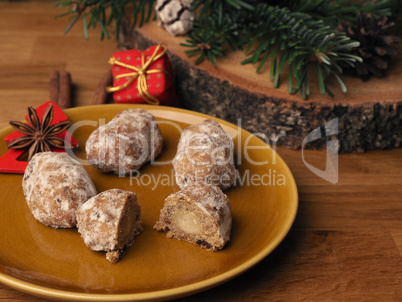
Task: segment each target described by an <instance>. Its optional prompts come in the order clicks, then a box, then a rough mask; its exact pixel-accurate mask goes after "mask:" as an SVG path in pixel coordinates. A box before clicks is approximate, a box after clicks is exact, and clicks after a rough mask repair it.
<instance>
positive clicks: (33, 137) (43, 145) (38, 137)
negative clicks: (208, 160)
mask: <svg viewBox="0 0 402 302" xmlns="http://www.w3.org/2000/svg"><path fill="white" fill-rule="evenodd" d="M53 110H54V109H53V105H50V106H49V107H47V108H46V111H45V113H44V114H43V117H42V120H41V121H40V120H39V117H38V114H37V112H36V110H35V109H34V108H33V107H31V106H29V107H28V121H29V124H30V125H28V124H25V123H21V122H17V121H11V122H10V125H11V126H12V127H13V128H14V129H15V130H16V131H18V132H20V133H22V134H25V135H24V136H21V137H19V138H17V139H14V140H12V141H11V142H10V143H9V144H8V146H7V147H8V148H12V149H24V148H29V152H28V160H31V158H32V156H34V155H35V154H36V153H39V152H44V151H52V147H54V148H59V149H64V148H65V145H64V140H63V139H62V138H60V137H58V136H56V135H58V134H60V133H62V132H63V131H65V130H66V129H67V128H68V127H69V126H70V122H69V121H65V122H60V123H58V124H55V125H53V126H51V124H52V121H53Z"/></svg>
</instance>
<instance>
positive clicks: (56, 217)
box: [22, 152, 97, 228]
mask: <svg viewBox="0 0 402 302" xmlns="http://www.w3.org/2000/svg"><path fill="white" fill-rule="evenodd" d="M22 188H23V191H24V195H25V198H26V202H27V204H28V207H29V209H30V210H31V212H32V214H33V215H34V217H35V218H36V219H37V220H38V221H40V222H41V223H43V224H45V225H48V226H51V227H54V228H72V227H74V226H75V225H76V223H77V221H76V215H75V212H76V210H77V208H78V207H80V206H81V205H82V204H83V203H85V202H86V201H87V200H88V199H89V198H91V197H92V196H94V195H96V194H97V192H96V188H95V186H94V184H93V182H92V180H91V179H90V177H89V175H88V173H87V172H86V170H85V169H84V167H83V166H82V165H81V164H80V163H79V162H77V161H75V160H73V159H72V158H71V157H69V156H68V154H67V153H56V152H42V153H37V154H35V155H34V156H33V157H32V159H31V160H30V161H29V163H28V166H27V168H26V170H25V174H24V178H23V181H22Z"/></svg>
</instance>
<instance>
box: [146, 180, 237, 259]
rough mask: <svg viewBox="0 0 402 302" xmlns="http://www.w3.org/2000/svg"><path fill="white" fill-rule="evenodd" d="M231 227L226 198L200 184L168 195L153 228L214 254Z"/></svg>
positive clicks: (220, 246) (225, 241)
mask: <svg viewBox="0 0 402 302" xmlns="http://www.w3.org/2000/svg"><path fill="white" fill-rule="evenodd" d="M231 227H232V214H231V206H230V203H229V200H228V198H227V197H226V195H225V194H224V193H223V192H222V190H221V189H219V188H218V187H217V186H213V185H209V184H202V183H200V184H195V185H191V186H189V187H187V188H185V189H183V190H181V191H179V192H177V193H174V194H171V195H170V196H168V197H167V198H166V200H165V204H164V206H163V209H162V210H161V212H160V216H159V221H158V222H157V223H156V224H155V226H154V229H156V230H157V231H164V232H166V237H168V238H176V239H179V240H183V241H187V242H190V243H193V244H195V245H198V246H200V247H202V248H204V249H207V250H209V251H212V252H214V251H217V250H219V249H222V248H223V247H224V246H225V244H226V243H227V242H228V241H229V239H230V231H231Z"/></svg>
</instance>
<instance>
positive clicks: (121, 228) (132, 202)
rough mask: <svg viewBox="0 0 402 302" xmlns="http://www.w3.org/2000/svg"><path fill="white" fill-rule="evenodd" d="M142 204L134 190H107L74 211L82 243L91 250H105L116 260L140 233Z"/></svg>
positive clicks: (107, 255) (107, 256) (108, 257)
mask: <svg viewBox="0 0 402 302" xmlns="http://www.w3.org/2000/svg"><path fill="white" fill-rule="evenodd" d="M141 215H142V213H141V207H140V205H139V204H138V202H137V195H136V194H135V193H134V192H130V191H125V190H120V189H110V190H107V191H104V192H102V193H100V194H98V195H96V196H94V197H92V198H91V199H89V200H88V201H87V202H86V203H85V204H83V205H82V206H81V207H80V208H79V209H78V210H77V228H78V232H79V233H80V234H81V237H82V239H83V240H84V242H85V244H86V245H87V246H88V247H89V248H91V249H92V250H94V251H105V252H106V258H107V259H108V260H109V261H110V262H112V263H116V262H117V261H119V260H120V259H121V258H122V257H123V255H124V254H125V252H126V251H127V249H128V248H129V247H130V246H131V245H132V244H133V243H134V237H135V236H136V235H138V234H140V233H141V232H142V229H143V224H142V220H141Z"/></svg>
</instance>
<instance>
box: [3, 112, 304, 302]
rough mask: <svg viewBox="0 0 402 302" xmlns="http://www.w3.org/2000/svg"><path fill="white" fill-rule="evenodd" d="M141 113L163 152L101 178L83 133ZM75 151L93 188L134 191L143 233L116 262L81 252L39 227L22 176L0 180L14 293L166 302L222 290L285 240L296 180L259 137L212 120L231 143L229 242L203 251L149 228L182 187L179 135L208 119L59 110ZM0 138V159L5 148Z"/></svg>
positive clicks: (60, 233) (7, 272)
mask: <svg viewBox="0 0 402 302" xmlns="http://www.w3.org/2000/svg"><path fill="white" fill-rule="evenodd" d="M139 107H140V108H144V109H146V110H148V111H149V112H151V113H152V114H153V115H154V116H155V117H156V119H157V120H158V123H159V125H160V128H161V131H162V135H163V137H164V147H163V148H164V149H163V153H162V155H161V156H160V157H159V158H158V159H157V161H156V162H155V163H153V164H148V165H146V166H144V167H143V168H142V169H141V171H140V173H134V174H133V175H131V176H127V177H119V176H117V175H111V174H102V173H100V172H98V171H97V170H95V169H94V168H93V167H91V166H89V165H87V163H86V161H85V151H84V145H85V141H86V139H87V138H88V136H89V135H90V133H91V132H92V131H93V130H94V129H95V128H96V127H98V126H99V125H101V124H103V123H105V122H108V121H110V120H111V119H112V118H113V117H114V116H115V115H116V114H117V113H119V112H120V111H122V110H125V109H128V108H139ZM65 112H66V114H67V115H68V117H69V119H70V121H71V122H72V123H73V128H72V130H71V132H72V134H73V136H74V137H75V138H76V139H77V140H78V142H79V145H80V147H79V148H78V149H77V150H76V151H75V152H74V156H76V158H77V159H78V160H80V161H82V163H83V164H84V165H85V168H86V169H87V171H88V173H89V175H90V176H91V177H92V179H93V181H94V183H95V185H96V187H97V189H98V192H101V191H104V190H107V189H110V188H121V189H126V190H131V191H134V192H136V193H137V195H138V201H139V203H140V204H141V208H142V211H143V221H144V232H143V233H141V235H139V236H138V237H137V239H136V241H135V243H134V245H133V246H132V247H131V248H130V249H129V251H128V253H127V254H126V256H125V257H124V258H123V259H122V260H121V261H119V262H118V263H116V264H111V263H110V262H109V261H107V260H106V258H105V253H103V252H94V251H92V250H90V249H89V248H87V247H86V246H85V244H84V242H83V240H82V239H81V238H80V235H79V234H78V232H77V230H76V229H58V230H56V229H53V228H50V227H46V226H44V225H42V224H41V223H39V222H38V221H36V220H35V219H34V217H33V216H32V214H31V213H30V211H29V209H28V207H27V205H26V203H25V199H24V195H23V192H22V187H21V181H22V175H17V174H0V191H1V195H0V281H1V282H3V283H4V284H6V285H8V286H10V287H13V288H16V289H18V290H20V291H23V292H27V293H30V294H32V295H36V296H40V297H45V298H50V299H55V300H82V301H85V300H96V301H110V300H114V301H138V300H161V299H162V300H166V299H172V298H178V297H183V296H186V295H190V294H194V293H196V292H200V291H203V290H206V289H208V288H211V287H213V286H216V285H219V284H221V283H223V282H225V281H228V280H229V279H231V278H234V277H236V276H238V275H239V274H241V273H243V272H244V271H246V270H247V269H249V268H251V267H252V266H254V265H255V264H257V263H258V262H259V261H261V260H262V259H263V258H264V257H266V256H267V255H268V254H269V253H271V251H272V250H273V249H274V248H275V247H276V246H277V245H278V244H279V243H280V242H281V241H282V239H283V238H284V237H285V235H286V234H287V233H288V231H289V229H290V227H291V225H292V223H293V221H294V219H295V216H296V212H297V205H298V197H297V188H296V185H295V181H294V178H293V176H292V174H291V172H290V170H289V168H288V167H287V166H286V164H285V162H284V161H283V160H282V159H281V158H280V157H279V156H278V155H277V154H276V153H275V152H274V151H273V150H272V149H271V148H270V147H269V146H268V145H267V144H265V143H264V142H263V141H262V140H260V139H259V138H257V137H256V136H254V135H252V134H250V133H249V132H247V131H245V130H242V129H241V128H239V127H237V126H235V125H233V124H230V123H227V122H225V121H222V120H218V119H216V120H217V121H218V122H219V123H220V124H221V125H222V127H223V128H224V130H225V131H226V132H228V133H229V134H230V135H231V136H232V137H233V139H234V142H235V161H236V169H237V173H238V180H237V184H236V187H234V188H231V189H229V190H227V191H226V192H225V193H226V194H227V196H228V198H229V200H230V202H231V204H232V216H233V228H232V234H231V241H230V243H229V244H228V245H227V246H226V247H225V248H224V249H223V250H221V251H218V252H214V253H211V252H208V251H206V250H203V249H201V248H199V247H197V246H194V245H192V244H189V243H186V242H182V241H179V240H176V239H167V238H166V237H165V234H164V233H160V232H156V231H154V230H153V229H152V227H153V225H154V224H155V222H156V221H157V219H158V216H159V211H160V209H161V208H162V206H163V202H164V199H165V198H166V197H167V196H168V195H169V194H171V193H173V192H175V191H178V190H179V188H178V187H177V185H176V184H175V182H174V174H173V169H172V165H171V160H172V159H173V157H174V155H175V153H176V146H177V143H178V140H179V137H180V134H181V131H182V129H184V128H185V127H187V126H188V125H190V124H195V123H198V122H201V121H202V120H204V119H207V118H211V117H209V116H206V115H203V114H199V113H195V112H190V111H186V110H182V109H175V108H168V107H153V106H147V105H142V106H141V105H138V106H135V105H115V104H114V105H102V106H92V107H78V108H73V109H68V110H66V111H65ZM11 132H12V129H11V128H7V129H4V130H3V131H1V132H0V153H1V154H4V153H5V152H6V144H5V142H4V137H5V136H6V135H8V134H9V133H11Z"/></svg>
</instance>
